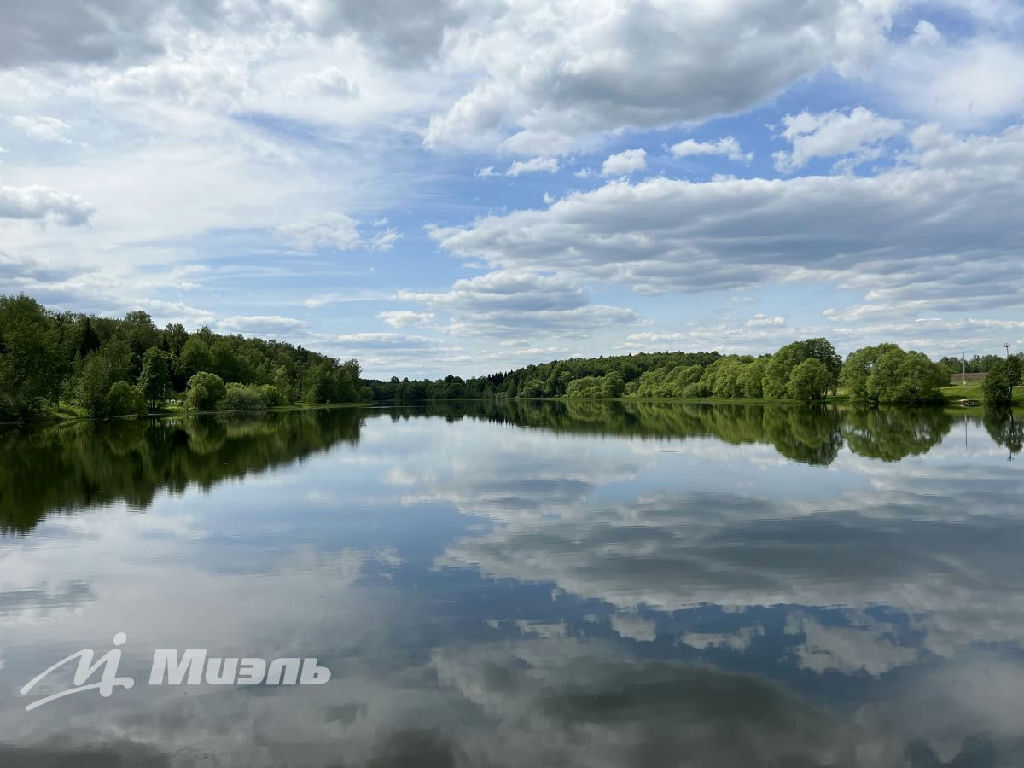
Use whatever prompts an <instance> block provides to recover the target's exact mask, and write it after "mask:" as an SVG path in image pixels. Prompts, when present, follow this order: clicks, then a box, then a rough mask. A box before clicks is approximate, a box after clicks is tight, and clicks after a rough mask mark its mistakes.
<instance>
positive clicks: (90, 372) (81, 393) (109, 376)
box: [76, 339, 131, 417]
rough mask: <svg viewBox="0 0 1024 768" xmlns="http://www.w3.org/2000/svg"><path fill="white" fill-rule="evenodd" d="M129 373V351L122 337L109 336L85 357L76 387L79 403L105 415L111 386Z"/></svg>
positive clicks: (124, 378) (91, 413)
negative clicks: (108, 340) (110, 337)
mask: <svg viewBox="0 0 1024 768" xmlns="http://www.w3.org/2000/svg"><path fill="white" fill-rule="evenodd" d="M130 375H131V351H130V350H129V349H128V346H127V344H126V343H125V342H124V341H123V340H120V339H114V340H111V341H110V342H108V343H107V344H106V345H105V346H104V347H101V348H100V349H98V350H96V351H95V352H93V353H92V354H91V355H89V356H88V357H87V358H86V359H85V362H84V363H83V365H82V372H81V375H80V376H79V380H78V385H77V387H76V391H77V395H78V401H79V403H80V404H81V405H82V407H84V408H85V410H86V411H87V412H88V413H89V415H90V416H97V417H103V416H109V415H110V409H109V401H108V396H109V395H110V388H111V386H112V385H113V384H114V382H117V381H126V380H127V379H128V378H129V376H130Z"/></svg>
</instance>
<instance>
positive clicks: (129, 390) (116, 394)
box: [105, 381, 149, 416]
mask: <svg viewBox="0 0 1024 768" xmlns="http://www.w3.org/2000/svg"><path fill="white" fill-rule="evenodd" d="M105 411H106V415H108V416H145V415H146V414H147V413H148V412H149V411H148V408H147V407H146V396H145V395H143V394H142V390H141V389H139V388H138V387H133V386H132V385H131V384H129V383H128V382H127V381H115V382H114V383H113V384H111V385H110V391H109V392H108V393H107V398H106V408H105Z"/></svg>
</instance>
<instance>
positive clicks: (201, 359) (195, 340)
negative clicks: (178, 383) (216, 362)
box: [175, 335, 213, 381]
mask: <svg viewBox="0 0 1024 768" xmlns="http://www.w3.org/2000/svg"><path fill="white" fill-rule="evenodd" d="M212 367H213V355H211V354H210V346H209V345H208V344H207V343H206V341H204V340H203V339H202V338H200V337H199V336H198V335H195V336H189V337H188V340H187V341H186V342H185V344H184V345H183V346H182V348H181V354H180V355H178V359H177V361H176V365H175V372H176V373H177V374H178V375H179V376H180V377H181V379H182V380H183V381H188V380H189V379H190V378H191V377H192V375H193V374H196V373H199V372H200V371H209V370H210V369H211V368H212Z"/></svg>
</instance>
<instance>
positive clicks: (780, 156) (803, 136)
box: [772, 107, 903, 171]
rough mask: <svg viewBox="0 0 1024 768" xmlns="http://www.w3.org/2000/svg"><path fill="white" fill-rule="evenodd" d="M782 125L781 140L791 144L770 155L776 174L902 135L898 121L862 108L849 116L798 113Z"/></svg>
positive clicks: (859, 149) (873, 145) (856, 150)
mask: <svg viewBox="0 0 1024 768" xmlns="http://www.w3.org/2000/svg"><path fill="white" fill-rule="evenodd" d="M782 122H783V124H784V125H785V126H786V127H785V130H783V131H782V136H783V137H784V138H786V139H788V140H789V141H790V143H792V145H793V151H792V152H776V153H774V154H773V155H772V158H773V159H774V160H775V167H776V169H778V170H780V171H795V170H797V169H799V168H801V167H802V166H804V165H806V164H807V163H808V162H809V161H810V160H812V159H814V158H815V157H838V156H841V155H850V154H854V153H861V152H864V151H865V150H867V149H869V148H874V147H877V146H878V145H879V143H880V142H882V141H884V140H885V139H888V138H891V137H893V136H896V135H899V134H900V133H902V132H903V124H902V123H901V122H900V121H899V120H890V119H888V118H884V117H879V116H878V115H876V114H874V113H873V112H872V111H871V110H869V109H865V108H864V107H855V108H854V109H852V110H850V112H849V113H843V112H840V111H838V110H833V111H832V112H825V113H822V114H811V113H809V112H801V113H800V114H798V115H786V116H785V117H784V118H783V119H782ZM871 156H872V155H869V157H871Z"/></svg>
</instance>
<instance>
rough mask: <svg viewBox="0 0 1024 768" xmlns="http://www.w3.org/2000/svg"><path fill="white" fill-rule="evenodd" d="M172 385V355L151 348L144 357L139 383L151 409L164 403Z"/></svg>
mask: <svg viewBox="0 0 1024 768" xmlns="http://www.w3.org/2000/svg"><path fill="white" fill-rule="evenodd" d="M170 383H171V370H170V354H169V353H167V352H164V351H163V350H162V349H157V348H156V347H150V348H149V349H147V350H146V352H145V353H144V354H143V355H142V372H141V373H140V374H139V382H138V385H139V388H140V389H141V390H142V394H143V396H145V398H146V400H147V401H148V402H149V407H150V408H156V407H157V406H158V405H160V404H161V403H162V402H163V401H164V399H165V398H166V396H167V388H168V387H169V386H170Z"/></svg>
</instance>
